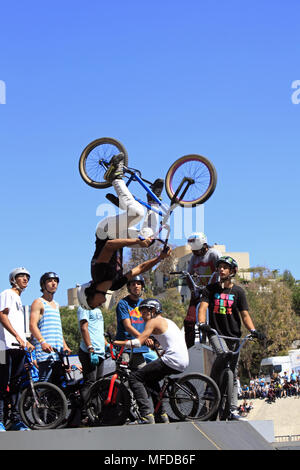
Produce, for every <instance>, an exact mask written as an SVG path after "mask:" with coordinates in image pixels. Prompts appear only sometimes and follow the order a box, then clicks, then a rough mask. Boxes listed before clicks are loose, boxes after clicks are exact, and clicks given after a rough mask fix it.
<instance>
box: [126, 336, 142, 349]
mask: <svg viewBox="0 0 300 470" xmlns="http://www.w3.org/2000/svg"><path fill="white" fill-rule="evenodd" d="M125 346H127V347H128V348H134V347H137V348H140V347H141V343H140V341H139V340H138V339H137V338H135V339H129V340H128V341H126V344H125Z"/></svg>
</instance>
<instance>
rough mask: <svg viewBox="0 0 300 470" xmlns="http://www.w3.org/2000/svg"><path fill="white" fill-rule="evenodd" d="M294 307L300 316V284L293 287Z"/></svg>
mask: <svg viewBox="0 0 300 470" xmlns="http://www.w3.org/2000/svg"><path fill="white" fill-rule="evenodd" d="M292 308H293V310H294V312H295V313H296V315H299V316H300V284H295V285H294V286H293V289H292Z"/></svg>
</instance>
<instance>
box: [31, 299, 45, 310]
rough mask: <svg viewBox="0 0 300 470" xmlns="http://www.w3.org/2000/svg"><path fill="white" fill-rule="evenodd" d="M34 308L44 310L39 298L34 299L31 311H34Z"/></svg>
mask: <svg viewBox="0 0 300 470" xmlns="http://www.w3.org/2000/svg"><path fill="white" fill-rule="evenodd" d="M35 308H41V309H43V308H44V304H43V301H42V299H41V298H40V297H39V298H38V299H35V300H34V301H33V302H32V304H31V309H35Z"/></svg>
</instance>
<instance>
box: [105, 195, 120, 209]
mask: <svg viewBox="0 0 300 470" xmlns="http://www.w3.org/2000/svg"><path fill="white" fill-rule="evenodd" d="M105 197H106V199H108V200H109V202H111V203H112V204H114V205H115V206H117V207H120V201H119V198H118V197H117V196H115V195H114V194H112V193H108V194H105Z"/></svg>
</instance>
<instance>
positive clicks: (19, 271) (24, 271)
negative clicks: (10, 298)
mask: <svg viewBox="0 0 300 470" xmlns="http://www.w3.org/2000/svg"><path fill="white" fill-rule="evenodd" d="M19 274H26V275H27V276H28V280H29V279H30V273H29V271H27V269H26V268H23V267H21V268H15V269H13V270H12V271H11V272H10V273H9V282H10V284H11V285H12V286H15V285H16V277H17V276H18V275H19Z"/></svg>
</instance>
